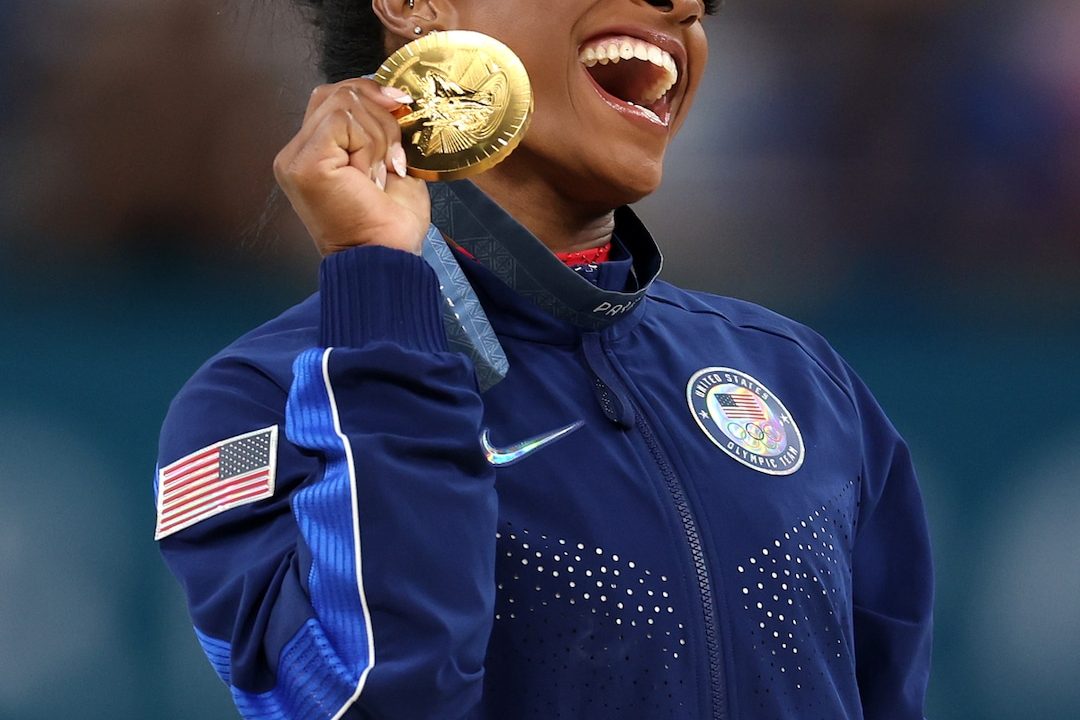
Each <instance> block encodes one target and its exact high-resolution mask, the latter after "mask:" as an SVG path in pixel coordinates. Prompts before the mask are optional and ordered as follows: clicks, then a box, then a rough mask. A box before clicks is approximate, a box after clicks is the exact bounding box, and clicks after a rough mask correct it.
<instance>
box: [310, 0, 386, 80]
mask: <svg viewBox="0 0 1080 720" xmlns="http://www.w3.org/2000/svg"><path fill="white" fill-rule="evenodd" d="M296 2H297V4H299V5H300V6H301V7H303V8H307V9H308V11H309V13H310V15H309V17H310V20H311V23H312V24H313V25H314V26H315V31H316V33H317V38H316V42H317V45H318V49H319V71H320V72H322V74H323V75H324V76H325V77H326V80H327V82H332V83H334V82H338V81H341V80H345V79H346V78H351V77H357V76H359V75H364V74H367V73H373V72H375V71H376V70H377V69H378V68H379V65H381V64H382V61H383V60H384V59H385V57H384V56H385V55H386V53H385V52H384V50H383V26H382V23H381V22H380V21H379V18H378V16H376V15H375V11H374V10H372V9H371V2H370V1H368V2H365V0H296Z"/></svg>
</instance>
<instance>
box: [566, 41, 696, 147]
mask: <svg viewBox="0 0 1080 720" xmlns="http://www.w3.org/2000/svg"><path fill="white" fill-rule="evenodd" d="M578 61H579V62H580V63H581V64H582V65H583V66H584V67H585V69H586V71H587V72H588V74H589V76H590V77H591V78H592V80H593V82H594V84H595V85H596V87H597V89H598V90H599V91H600V92H601V95H602V96H604V99H605V100H607V101H608V102H609V103H612V104H616V107H618V106H619V105H622V106H627V107H626V109H629V110H631V111H633V112H634V113H635V114H639V115H642V116H644V117H646V118H647V119H649V120H651V121H653V122H654V123H657V124H660V125H664V126H666V125H667V122H668V119H669V117H668V116H669V115H670V108H671V95H672V89H673V88H675V87H676V85H677V84H678V81H679V65H678V62H677V61H676V59H675V57H674V56H672V54H671V53H669V52H668V51H667V50H665V49H664V48H662V47H660V46H658V45H656V44H654V43H651V42H649V41H647V40H644V39H642V38H638V37H634V36H631V35H605V36H602V37H597V38H594V39H593V40H590V41H588V42H586V43H585V44H584V45H582V46H581V48H580V50H579V52H578ZM613 101H614V102H613ZM620 109H621V108H620Z"/></svg>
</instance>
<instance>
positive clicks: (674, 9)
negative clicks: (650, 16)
mask: <svg viewBox="0 0 1080 720" xmlns="http://www.w3.org/2000/svg"><path fill="white" fill-rule="evenodd" d="M645 2H647V3H648V4H649V5H652V6H653V7H654V8H656V9H658V10H659V11H660V12H662V13H665V14H667V13H671V14H672V15H674V16H675V17H676V18H678V21H679V23H680V24H682V25H690V24H692V23H695V22H697V21H698V20H699V19H701V16H702V15H703V14H704V11H705V9H704V6H703V4H702V1H701V0H645Z"/></svg>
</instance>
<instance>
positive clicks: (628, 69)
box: [586, 60, 663, 105]
mask: <svg viewBox="0 0 1080 720" xmlns="http://www.w3.org/2000/svg"><path fill="white" fill-rule="evenodd" d="M586 70H588V71H589V74H591V75H592V76H593V79H594V80H596V84H597V85H599V86H600V87H602V88H603V89H604V90H605V91H606V92H608V93H609V94H611V95H614V96H615V97H617V98H619V99H620V100H625V101H627V102H632V103H634V104H636V105H644V104H645V102H644V100H643V99H642V98H643V97H644V95H645V92H646V91H648V89H649V88H650V87H652V85H653V83H654V82H656V80H657V78H658V77H659V75H660V73H662V72H663V70H662V69H661V68H658V67H657V66H656V65H653V64H652V63H650V62H645V61H643V60H622V61H620V62H617V63H608V64H607V65H600V64H596V65H593V66H592V67H590V68H586Z"/></svg>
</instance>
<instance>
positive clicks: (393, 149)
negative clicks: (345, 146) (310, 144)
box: [297, 79, 412, 177]
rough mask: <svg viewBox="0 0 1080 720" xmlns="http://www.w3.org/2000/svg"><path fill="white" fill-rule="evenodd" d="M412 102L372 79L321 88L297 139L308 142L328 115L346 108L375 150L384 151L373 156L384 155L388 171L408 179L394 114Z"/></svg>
mask: <svg viewBox="0 0 1080 720" xmlns="http://www.w3.org/2000/svg"><path fill="white" fill-rule="evenodd" d="M410 103H412V98H410V97H409V96H408V95H407V94H406V93H404V92H402V91H401V90H398V89H397V88H393V87H383V86H381V85H379V84H377V83H375V82H374V81H371V80H366V79H351V80H344V81H342V82H339V83H335V84H333V85H321V86H319V87H317V88H316V89H315V90H314V91H313V92H312V94H311V98H310V99H309V101H308V107H307V110H306V112H305V114H304V123H303V127H301V130H300V133H299V134H298V136H297V140H298V141H299V142H300V143H303V142H306V141H307V140H308V139H309V138H310V136H311V133H312V132H313V130H314V128H317V127H319V126H320V123H321V122H322V121H323V119H324V118H325V117H326V116H327V115H328V114H330V113H333V112H334V111H336V110H339V109H347V110H348V111H349V112H350V113H351V114H352V116H353V117H354V118H355V119H356V120H357V122H359V123H360V124H361V125H362V126H363V127H364V129H365V131H367V133H368V134H369V135H370V136H371V138H372V141H373V143H374V147H375V149H381V150H382V151H381V152H374V151H373V152H372V155H373V157H376V158H381V157H384V156H385V161H386V167H387V169H389V170H392V171H393V172H395V173H397V174H398V175H399V176H400V177H405V172H406V159H405V151H404V149H403V148H402V147H401V129H400V127H399V126H398V124H397V120H396V119H395V118H394V116H393V115H392V114H391V111H393V110H399V109H401V107H402V106H403V105H407V104H410Z"/></svg>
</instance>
